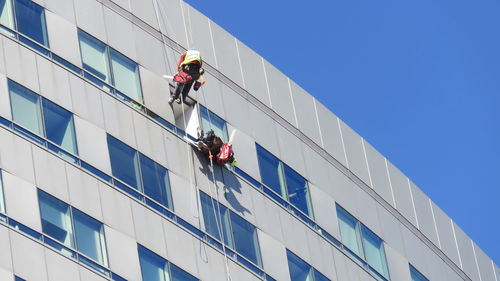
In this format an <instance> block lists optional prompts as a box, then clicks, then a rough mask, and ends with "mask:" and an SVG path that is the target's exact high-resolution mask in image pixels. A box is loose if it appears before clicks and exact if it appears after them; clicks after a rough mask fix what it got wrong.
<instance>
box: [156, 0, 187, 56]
mask: <svg viewBox="0 0 500 281" xmlns="http://www.w3.org/2000/svg"><path fill="white" fill-rule="evenodd" d="M158 3H159V10H158V14H159V15H160V18H161V20H160V23H161V25H162V31H163V32H164V33H166V34H167V36H168V37H170V38H172V39H173V40H174V41H175V42H177V43H178V44H180V45H182V46H184V47H187V45H188V44H187V34H186V27H185V23H184V17H183V11H182V7H181V3H184V2H183V1H178V0H160V1H158Z"/></svg>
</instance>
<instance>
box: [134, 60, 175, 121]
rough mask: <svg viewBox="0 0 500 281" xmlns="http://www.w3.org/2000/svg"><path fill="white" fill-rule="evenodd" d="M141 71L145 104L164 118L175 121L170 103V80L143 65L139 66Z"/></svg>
mask: <svg viewBox="0 0 500 281" xmlns="http://www.w3.org/2000/svg"><path fill="white" fill-rule="evenodd" d="M139 73H140V75H141V84H142V94H143V96H144V104H145V105H146V106H147V108H148V109H150V110H151V111H153V112H154V113H156V114H158V115H159V116H161V117H162V118H163V119H165V120H167V121H169V122H170V123H175V118H174V113H173V111H172V109H171V107H170V106H169V104H168V98H169V96H170V94H169V86H168V81H167V80H166V79H163V78H162V77H160V76H158V75H156V74H155V73H153V72H151V71H149V70H148V69H146V68H144V67H142V66H140V67H139Z"/></svg>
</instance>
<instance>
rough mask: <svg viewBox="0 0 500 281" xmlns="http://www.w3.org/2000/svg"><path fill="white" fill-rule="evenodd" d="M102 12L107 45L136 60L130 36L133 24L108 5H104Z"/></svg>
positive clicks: (135, 52)
mask: <svg viewBox="0 0 500 281" xmlns="http://www.w3.org/2000/svg"><path fill="white" fill-rule="evenodd" d="M144 2H146V1H144ZM103 12H104V22H105V23H106V33H107V35H108V42H107V43H108V45H109V46H111V47H112V48H113V49H115V50H117V51H118V52H120V53H122V54H124V55H125V56H127V57H129V58H130V59H132V60H134V61H137V51H136V49H135V44H134V40H133V39H134V38H133V37H132V36H130V35H131V34H133V32H134V29H133V24H132V23H131V22H130V21H129V20H127V19H125V18H123V17H122V16H120V15H119V14H117V13H116V12H114V11H113V10H111V9H109V8H108V7H104V8H103Z"/></svg>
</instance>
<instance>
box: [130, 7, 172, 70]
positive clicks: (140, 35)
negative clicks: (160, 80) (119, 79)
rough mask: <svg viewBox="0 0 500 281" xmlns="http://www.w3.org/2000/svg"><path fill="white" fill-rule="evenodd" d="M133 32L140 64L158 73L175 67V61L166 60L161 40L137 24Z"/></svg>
mask: <svg viewBox="0 0 500 281" xmlns="http://www.w3.org/2000/svg"><path fill="white" fill-rule="evenodd" d="M135 1H142V0H135ZM132 34H133V36H134V41H135V48H136V51H137V56H138V58H137V62H138V63H139V64H141V65H142V66H144V67H145V68H147V69H149V70H151V71H152V72H154V73H156V74H158V75H163V74H165V73H167V69H173V67H174V66H173V64H174V63H175V62H165V60H166V59H164V58H165V57H164V56H165V55H166V54H165V51H164V49H163V47H162V42H161V41H159V40H158V39H156V38H155V37H153V36H152V35H151V34H149V33H147V32H146V31H144V30H142V29H141V28H140V27H137V26H136V25H134V26H133V33H132ZM166 63H169V65H168V66H167V65H165V64H166Z"/></svg>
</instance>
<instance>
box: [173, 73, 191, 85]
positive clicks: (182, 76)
mask: <svg viewBox="0 0 500 281" xmlns="http://www.w3.org/2000/svg"><path fill="white" fill-rule="evenodd" d="M192 79H193V77H191V75H189V74H187V73H186V72H184V71H180V72H179V73H177V74H175V75H174V79H173V80H174V81H175V82H177V83H188V82H189V81H191V80H192Z"/></svg>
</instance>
